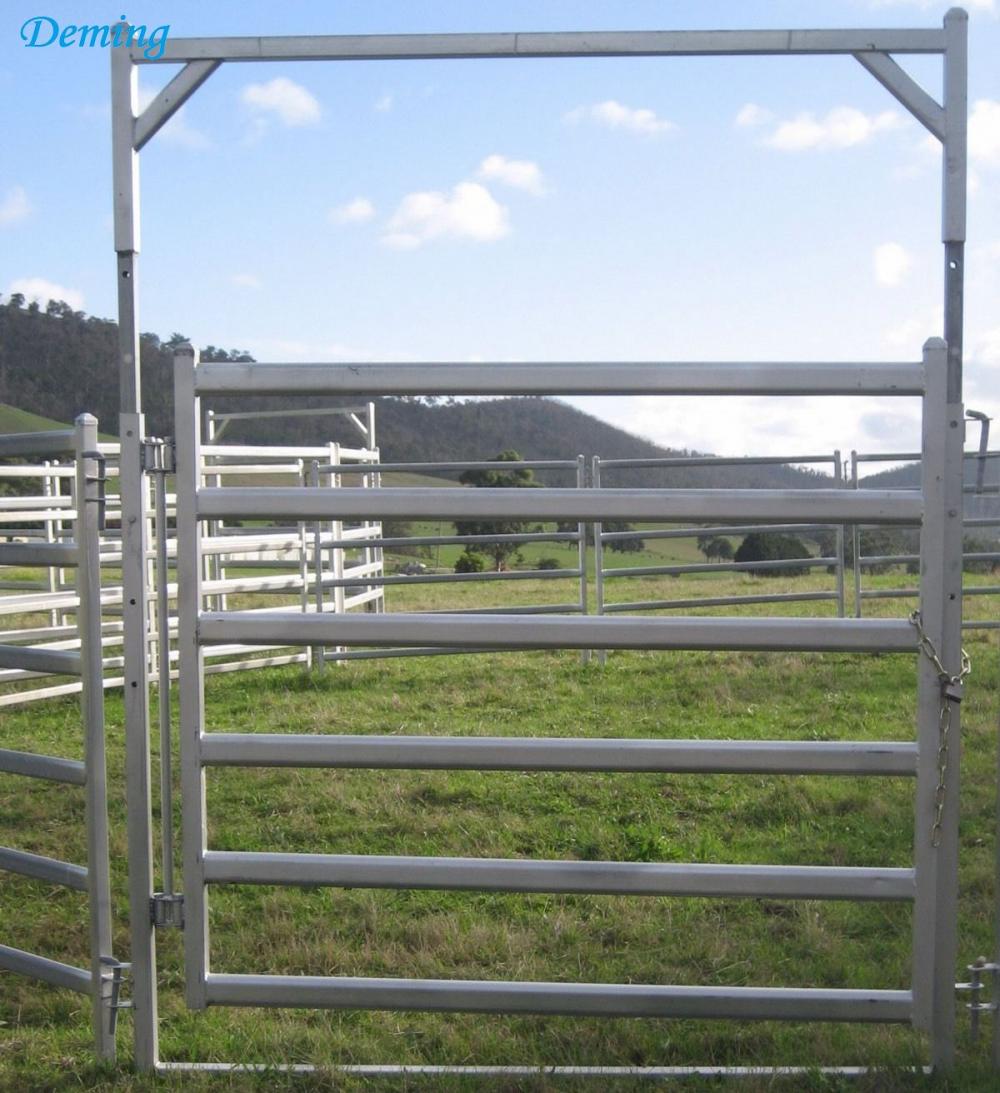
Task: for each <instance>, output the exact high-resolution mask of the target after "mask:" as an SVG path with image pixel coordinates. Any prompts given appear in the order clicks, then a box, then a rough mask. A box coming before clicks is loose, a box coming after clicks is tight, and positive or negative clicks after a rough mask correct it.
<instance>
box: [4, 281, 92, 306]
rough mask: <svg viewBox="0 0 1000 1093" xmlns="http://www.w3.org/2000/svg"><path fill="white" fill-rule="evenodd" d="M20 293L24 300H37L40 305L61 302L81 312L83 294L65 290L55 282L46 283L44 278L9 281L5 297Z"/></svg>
mask: <svg viewBox="0 0 1000 1093" xmlns="http://www.w3.org/2000/svg"><path fill="white" fill-rule="evenodd" d="M18 292H19V293H20V294H21V295H22V296H23V297H24V298H25V299H26V300H29V301H30V300H37V301H38V302H39V303H40V304H46V303H48V302H49V300H62V302H63V303H65V304H69V306H70V307H71V308H72V309H73V310H74V311H82V310H83V293H82V292H80V291H79V290H78V289H75V288H66V286H65V285H58V284H56V283H55V281H46V280H45V278H44V277H20V278H18V279H17V280H16V281H11V283H10V286H9V287H8V289H7V295H8V296H13V295H14V294H15V293H18Z"/></svg>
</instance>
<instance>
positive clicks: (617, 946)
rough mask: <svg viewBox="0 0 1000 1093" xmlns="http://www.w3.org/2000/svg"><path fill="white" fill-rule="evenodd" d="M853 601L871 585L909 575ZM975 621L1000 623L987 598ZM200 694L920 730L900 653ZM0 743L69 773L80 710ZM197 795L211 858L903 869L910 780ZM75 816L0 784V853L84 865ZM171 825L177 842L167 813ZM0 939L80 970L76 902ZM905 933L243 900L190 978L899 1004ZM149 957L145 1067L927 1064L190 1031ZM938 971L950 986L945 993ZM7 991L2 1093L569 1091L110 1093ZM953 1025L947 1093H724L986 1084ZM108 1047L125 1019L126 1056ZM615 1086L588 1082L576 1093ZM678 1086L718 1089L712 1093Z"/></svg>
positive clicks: (969, 910) (965, 891)
mask: <svg viewBox="0 0 1000 1093" xmlns="http://www.w3.org/2000/svg"><path fill="white" fill-rule="evenodd" d="M666 542H667V543H671V541H669V540H667V541H666ZM543 546H548V544H543ZM626 557H630V556H626ZM871 580H872V583H873V584H875V583H882V584H886V585H891V584H893V583H894V582H895V583H897V584H898V583H899V582H901V581H905V577H903V576H900V577H899V578H896V577H894V576H885V577H876V578H872V579H871ZM967 580H969V581H970V583H976V584H981V583H984V581H985V579H984V578H982V577H978V576H977V577H971V578H967ZM616 583H617V584H621V585H624V584H625V582H624V581H620V582H616ZM830 583H831V578H830V577H829V576H827V575H826V574H814V575H812V576H810V577H806V578H800V579H787V578H786V579H776V580H774V581H771V580H768V581H760V580H756V579H754V578H751V577H748V576H746V575H744V574H738V575H732V576H730V577H727V578H724V579H723V578H715V579H714V583H713V584H712V586H711V588H712V592H713V594H725V592H726V591H734V592H738V591H741V590H742V591H744V592H745V591H760V590H761V589H762V588H764V589H776V590H777V589H781V588H785V587H786V586H787V588H789V589H791V588H810V587H829V586H830ZM554 587H555V588H559V587H562V586H561V584H555V585H553V583H551V582H536V581H526V582H513V583H511V584H494V585H487V586H482V587H479V588H476V587H474V586H473V587H471V588H470V587H468V586H451V587H450V588H447V589H441V588H437V589H434V588H433V587H427V586H418V585H413V586H403V587H401V588H392V589H390V590H389V606H390V609H394V610H396V609H398V610H404V609H405V610H414V609H420V608H421V607H430V606H448V605H451V606H471V605H472V604H474V603H479V604H484V603H493V602H501V603H502V602H508V603H510V602H522V603H526V602H540V601H543V600H547V599H549V598H550V597H551V596H552V595H553V588H554ZM692 589H694V590H695V591H700V592H701V593H703V594H704V593H705V592H706V585H705V583H704V581H703V580H702V579H701V578H700V576H697V575H695V576H691V577H685V578H678V579H671V578H659V579H657V578H649V579H646V578H635V579H632V580H631V582H630V583H629V584H628V585H627V590H625V591H626V594H627V596H628V598H633V597H634V598H640V597H641V598H645V596H646V595H647V594H648V593H652V594H654V595H659V596H662V595H671V596H673V595H677V596H683V595H687V594H689V593H690V590H692ZM723 590H725V591H723ZM623 598H624V596H623ZM442 599H446V601H447V602H446V603H442V602H441V601H442ZM253 602H265V600H264V598H263V597H258V598H252V597H247V598H246V600H245V603H244V602H243V601H241V602H240V603H238V604H234V606H244V605H246V604H250V603H253ZM266 602H268V603H274V602H276V600H275V598H274V597H268V598H267V600H266ZM975 606H976V608H977V610H978V609H980V608H982V609H983V610H986V609H989V610H990V611H992V612H993V613H996V612H997V606H996V603H995V601H992V600H990V599H989V598H985V597H984V598H979V602H977V603H976V604H975ZM832 609H833V608H832V604H791V605H782V607H781V608H776V609H775V610H773V611H769V609H768V608H766V607H763V608H755V609H754V610H755V611H759V612H763V611H769V613H774V614H778V613H782V614H793V613H794V614H800V615H804V614H809V613H824V614H828V613H832ZM867 609H869V610H870V611H871V613H872V614H875V613H878V614H884V615H889V614H893V613H899V612H901V611H902V610H903V609H904V605H903V603H902V602H901V601H882V602H879V603H872V604H870V605H868V608H867ZM729 610H731V609H729ZM711 613H713V614H724V613H726V609H719V610H715V611H712V612H711ZM997 639H998V634H997V632H996V631H993V632H973V633H970V634H968V635H967V644H968V647H969V651H970V653H971V655H972V658H973V661H974V675H973V678H972V681H971V683H970V686H969V690H968V695H967V699H966V701H965V702H964V703H963V707H962V709H963V721H964V730H965V733H964V735H965V749H964V756H963V772H964V773H963V776H964V786H963V819H962V831H961V873H962V881H961V884H962V921H961V938H962V942H961V958H962V961H963V963H965V962H968V961H969V960H971V959H973V958H974V957H975V956H977V955H979V954H980V953H986V954H989V953H990V952H991V951H992V945H991V936H990V931H991V928H992V926H991V900H992V898H993V884H992V870H993V839H994V828H993V793H994V788H995V769H996V748H995V743H996V718H997V704H998V698H1000V679H998V676H1000V670H998V669H1000V657H998V656H997V651H998V641H997ZM206 692H207V695H206V697H207V705H206V710H207V728H208V730H209V731H227V730H228V731H237V730H238V731H248V732H257V731H260V732H286V731H287V732H317V733H322V732H355V733H361V734H364V733H381V732H391V733H401V734H418V733H420V734H438V735H446V734H448V735H450V734H464V735H486V734H489V735H549V736H608V735H620V736H635V737H706V738H734V739H758V738H759V739H768V738H778V739H822V740H840V739H843V740H854V739H888V740H909V739H912V738H913V722H914V662H913V660H912V658H909V657H899V656H882V657H868V658H859V657H854V656H848V655H830V656H818V655H792V654H708V653H683V654H651V653H640V652H635V653H620V654H613V655H611V656H610V657H609V659H608V663H607V665H606V666H605V667H604V668H601V667H599V666H598V665H597V664H596V663H591V664H589V665H582V664H581V663H580V660H579V657H578V656H577V655H575V654H572V653H534V654H506V655H502V656H490V657H485V656H478V657H477V656H462V657H448V658H443V657H442V658H432V659H426V660H418V659H412V658H411V659H405V660H388V661H381V662H356V663H352V664H350V665H348V666H342V667H331V668H329V669H328V670H327V671H326V672H325V673H323V674H322V675H312V676H308V675H306V674H304V673H303V672H302V671H300V670H298V669H295V668H289V669H272V670H268V671H265V672H256V673H243V674H234V675H225V676H214V677H209V680H208V684H207V688H206ZM154 717H155V711H154ZM122 721H123V711H122V703H121V696H120V695H118V694H116V693H110V694H109V696H108V738H109V766H110V773H111V782H112V788H111V813H112V831H113V849H112V858H113V863H114V866H113V868H114V883H115V902H116V908H117V911H118V929H117V936H116V948H117V955H118V956H119V957H120V958H122V959H127V952H128V937H127V928H126V911H127V898H126V888H125V875H124V866H123V863H124V856H125V833H124V787H123V748H122ZM154 724H155V721H154ZM154 735H155V734H154ZM0 746H5V747H15V748H17V747H21V748H31V749H33V750H39V751H44V752H52V753H54V754H65V755H79V754H80V740H79V720H78V713H77V706H76V703H75V701H73V700H60V701H52V702H47V703H44V704H38V705H36V706H34V707H28V708H26V709H23V710H17V711H10V710H4V711H2V712H0ZM154 750H155V740H154ZM155 774H156V772H155V770H154V781H155ZM207 799H208V815H209V820H210V824H209V844H210V845H211V846H213V847H215V848H218V849H232V850H237V849H243V850H254V849H258V850H283V851H311V852H330V853H361V852H367V853H399V854H441V855H468V856H497V857H550V858H567V859H570V858H578V859H584V860H598V859H622V860H632V861H657V860H662V861H704V862H713V861H714V862H741V861H742V862H761V863H779V864H793V863H802V864H835V865H905V864H907V863H909V861H910V860H911V852H912V843H913V839H914V831H913V822H912V783H911V782H909V781H908V780H903V779H877V780H866V779H860V778H842V777H830V778H808V777H786V778H779V777H765V776H760V777H756V776H708V775H705V776H668V775H599V774H587V775H572V774H547V773H546V774H517V773H482V774H481V773H475V772H434V771H431V772H394V771H309V770H301V771H292V770H289V771H281V770H238V769H220V770H214V771H211V772H210V773H209V777H208V798H207ZM81 818H82V793H81V791H79V790H67V789H66V788H64V787H55V786H46V785H44V784H42V783H38V784H32V785H30V786H27V787H26V785H25V784H24V783H23V782H22V781H20V780H17V779H14V778H10V777H6V776H0V843H3V844H5V845H13V846H17V847H19V848H22V849H26V850H31V851H34V852H37V853H43V854H54V855H56V856H59V857H63V858H66V859H68V860H78V861H79V860H83V852H84V849H83V832H82V824H81ZM175 819H176V821H177V824H178V826H179V819H180V817H179V808H178V809H177V814H176V816H175ZM921 834H922V833H917V836H918V837H920V836H921ZM0 921H2V922H3V937H2V938H0V940H2V941H3V942H4V943H5V944H10V945H15V946H18V947H21V948H25V949H29V950H32V951H37V952H43V953H45V954H46V955H49V956H52V957H55V958H57V959H63V960H69V961H73V962H78V963H79V962H83V961H85V947H84V945H83V944H82V942H83V939H84V937H85V923H86V915H85V906H84V901H83V899H82V897H80V896H79V895H77V894H75V893H72V892H67V891H62V890H58V889H53V888H50V887H48V886H46V885H42V884H38V883H36V882H32V881H28V880H24V879H21V878H17V877H12V876H5V877H4V880H3V884H2V887H0ZM910 923H911V915H910V910H909V908H908V907H906V906H901V905H893V904H851V903H839V902H825V903H821V902H809V901H799V902H795V901H792V902H783V901H772V900H732V901H708V900H698V899H690V900H685V899H651V898H637V897H636V898H626V897H606V896H592V897H587V896H536V895H502V894H499V895H498V894H481V893H461V892H379V891H363V890H356V891H343V890H331V889H294V890H293V889H278V888H268V887H250V886H241V887H217V888H213V889H212V892H211V924H212V964H213V968H215V969H216V970H219V971H231V972H272V973H288V974H299V973H306V972H309V973H313V974H340V975H373V976H377V975H388V976H407V977H417V976H420V977H432V978H434V977H443V978H449V977H458V978H494V979H506V978H510V979H556V980H559V979H566V980H574V979H579V980H587V981H594V982H602V981H603V982H628V981H633V982H664V983H671V982H672V983H704V984H732V985H786V986H794V985H802V986H807V985H808V986H835V987H841V986H853V987H889V988H892V987H904V986H906V985H907V983H908V980H909V960H910ZM159 940H160V942H161V945H160V962H159V963H160V983H161V988H162V989H161V1016H162V1026H161V1035H162V1052H163V1056H164V1057H165V1058H168V1059H179V1060H195V1059H197V1060H243V1061H259V1062H264V1063H279V1062H283V1061H292V1062H299V1061H310V1062H316V1063H319V1064H333V1063H337V1062H409V1063H469V1062H475V1063H483V1064H489V1063H496V1064H505V1063H525V1064H542V1063H561V1064H567V1065H571V1064H580V1065H601V1064H616V1065H633V1064H640V1065H642V1064H649V1065H652V1064H666V1065H671V1064H686V1063H693V1064H734V1065H767V1064H789V1065H793V1064H805V1065H816V1066H821V1065H838V1064H858V1063H867V1064H873V1065H876V1066H885V1067H901V1066H902V1067H905V1066H908V1065H912V1064H914V1063H915V1062H918V1061H921V1060H922V1058H923V1056H922V1054H921V1052H922V1050H923V1046H922V1044H921V1042H920V1039H919V1037H918V1036H917V1035H916V1034H914V1033H912V1032H911V1031H909V1030H906V1029H901V1028H892V1027H887V1028H882V1027H872V1028H868V1027H864V1026H857V1027H852V1026H838V1025H796V1026H793V1025H784V1024H776V1023H755V1024H738V1023H731V1022H714V1023H710V1022H697V1021H678V1022H663V1021H653V1020H634V1021H626V1020H597V1019H583V1018H540V1017H499V1016H488V1015H462V1014H451V1015H434V1014H394V1013H363V1012H362V1013H353V1012H351V1013H342V1014H340V1013H326V1012H310V1011H301V1012H300V1011H265V1010H242V1009H222V1010H209V1011H207V1012H205V1013H190V1012H188V1011H187V1010H186V1008H185V1006H184V1003H183V999H182V996H181V986H182V983H183V972H182V962H181V955H180V938H179V936H178V935H177V934H176V933H169V932H168V933H162V934H161V935H160V939H159ZM956 976H958V977H960V978H964V977H965V976H964V973H963V970H962V969H961V968H959V969H956ZM0 984H2V989H0V1089H3V1090H7V1089H10V1090H22V1089H27V1090H33V1089H59V1090H62V1089H70V1088H73V1089H76V1088H87V1089H102V1088H107V1089H110V1088H112V1087H113V1088H115V1089H129V1090H132V1089H134V1090H146V1089H152V1088H168V1089H173V1088H177V1089H217V1088H221V1089H237V1088H239V1089H242V1088H262V1089H264V1088H267V1089H272V1088H290V1089H291V1088H294V1089H313V1088H339V1087H346V1088H382V1087H383V1086H385V1087H386V1088H390V1087H391V1088H400V1087H405V1088H409V1087H410V1086H411V1085H412V1086H413V1087H420V1088H434V1089H450V1088H455V1089H466V1088H477V1089H479V1088H490V1089H548V1088H563V1087H564V1086H565V1085H566V1084H567V1083H565V1082H562V1083H560V1082H557V1081H556V1080H554V1079H552V1080H543V1079H539V1080H537V1081H527V1082H526V1081H523V1080H520V1079H518V1080H515V1081H501V1080H498V1081H496V1082H487V1083H484V1082H482V1081H475V1082H469V1081H465V1082H462V1081H458V1080H456V1081H454V1082H443V1081H440V1080H434V1081H431V1082H427V1081H424V1082H419V1081H416V1080H414V1081H413V1082H411V1083H405V1082H399V1081H396V1082H393V1083H384V1082H383V1083H379V1082H375V1081H367V1082H366V1081H363V1080H360V1079H358V1080H351V1081H344V1082H341V1081H340V1079H338V1078H334V1077H331V1076H330V1075H325V1076H320V1077H316V1078H306V1077H294V1078H293V1077H286V1078H279V1077H278V1076H276V1075H275V1074H268V1075H266V1076H263V1077H258V1078H252V1077H249V1076H246V1075H238V1076H230V1077H215V1078H208V1077H203V1078H194V1077H191V1076H183V1077H182V1078H180V1077H176V1076H175V1077H173V1078H162V1079H159V1080H157V1081H153V1080H151V1079H146V1078H140V1077H137V1076H133V1075H130V1074H128V1073H127V1072H123V1071H119V1072H115V1073H113V1074H112V1073H110V1072H107V1071H104V1070H102V1069H101V1068H98V1067H95V1066H93V1065H91V1064H88V1063H87V1062H86V1060H87V1058H88V1051H89V1022H88V1011H87V1004H86V1002H85V1000H84V999H82V998H80V997H76V996H72V995H68V994H65V993H64V992H61V991H55V990H52V989H49V988H46V987H44V986H42V985H38V984H34V983H32V982H30V981H28V980H25V979H20V978H17V977H14V976H9V975H2V976H0ZM959 1029H960V1036H959V1039H960V1058H961V1069H960V1071H959V1075H958V1077H957V1078H956V1079H955V1080H954V1081H953V1082H951V1083H944V1082H941V1081H936V1082H933V1083H930V1082H927V1081H925V1080H924V1079H922V1078H921V1079H918V1078H916V1077H913V1076H912V1075H907V1074H904V1073H901V1072H893V1073H891V1074H890V1073H880V1074H878V1075H876V1076H874V1077H872V1078H870V1079H867V1080H865V1081H862V1082H860V1083H851V1084H845V1083H841V1082H837V1081H833V1080H829V1079H823V1078H820V1077H818V1076H817V1077H816V1078H814V1079H803V1078H796V1079H794V1080H788V1081H784V1082H782V1081H771V1080H761V1081H749V1082H747V1083H746V1084H741V1085H740V1088H741V1089H753V1090H757V1089H765V1088H766V1089H796V1090H797V1089H813V1090H832V1089H840V1088H850V1089H857V1088H860V1089H865V1090H892V1089H900V1090H902V1089H918V1088H935V1089H944V1088H950V1089H956V1090H959V1089H960V1090H967V1089H969V1090H975V1089H989V1088H993V1086H991V1084H990V1080H989V1078H988V1076H987V1073H986V1070H985V1058H986V1050H987V1049H986V1045H985V1044H980V1045H979V1046H978V1047H974V1046H973V1045H972V1044H971V1043H970V1041H969V1037H968V1024H967V1018H965V1017H964V1015H960V1018H959ZM129 1035H130V1021H129V1019H128V1015H127V1013H126V1015H125V1016H124V1018H123V1022H122V1035H121V1037H120V1044H121V1054H122V1057H123V1058H124V1059H128V1057H129ZM636 1084H637V1083H634V1082H628V1081H622V1082H618V1083H605V1082H603V1081H602V1082H601V1083H600V1084H597V1083H594V1084H593V1085H589V1086H587V1088H594V1089H597V1088H600V1089H602V1090H603V1089H611V1088H621V1089H626V1088H634V1087H635V1086H636ZM692 1084H693V1087H695V1088H710V1087H711V1088H715V1086H714V1085H713V1083H711V1082H708V1081H705V1082H696V1083H692Z"/></svg>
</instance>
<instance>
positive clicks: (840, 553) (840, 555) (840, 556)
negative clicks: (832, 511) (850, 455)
mask: <svg viewBox="0 0 1000 1093" xmlns="http://www.w3.org/2000/svg"><path fill="white" fill-rule="evenodd" d="M833 478H834V481H835V482H836V483H837V489H840V490H842V489H843V488H844V460H843V459H842V458H841V454H840V449H839V448H838V449H837V451H835V452H834V453H833ZM835 550H836V554H837V614H838V616H839V617H840V618H843V617H844V615H845V614H846V611H847V599H846V596H845V592H844V525H843V524H838V525H837V528H836V546H835Z"/></svg>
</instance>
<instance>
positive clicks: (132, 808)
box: [109, 49, 158, 1071]
mask: <svg viewBox="0 0 1000 1093" xmlns="http://www.w3.org/2000/svg"><path fill="white" fill-rule="evenodd" d="M109 53H110V54H111V137H112V168H113V175H114V195H115V196H114V237H115V241H114V243H115V252H116V254H117V281H118V347H119V352H118V357H119V362H118V363H119V373H118V374H119V384H120V406H121V414H120V416H119V419H118V432H119V437H120V439H121V457H120V458H121V465H120V469H119V474H120V481H121V506H122V518H121V525H122V587H123V603H122V622H123V628H124V642H125V645H124V661H125V664H124V672H125V752H126V759H125V768H126V769H125V773H126V793H127V799H128V861H129V919H130V928H131V954H132V955H131V961H132V1014H133V1017H134V1021H135V1065H136V1067H137V1068H138V1069H139V1070H140V1071H143V1070H152V1069H153V1068H154V1067H155V1066H156V1063H157V1058H158V1043H157V1027H156V941H155V935H154V933H153V924H152V922H151V920H150V914H149V901H150V898H151V897H152V894H153V828H152V797H151V792H150V755H149V656H148V654H149V646H148V638H149V624H148V622H149V610H148V602H147V597H146V590H147V579H146V557H147V552H146V538H147V534H146V520H147V508H148V505H147V493H146V490H145V487H144V483H143V476H142V438H143V434H144V432H145V423H144V421H143V418H142V413H141V410H142V389H141V383H140V373H139V308H138V298H137V294H136V292H137V285H136V275H137V271H138V263H137V255H138V253H139V156H138V153H137V152H136V150H135V118H136V115H137V113H138V105H139V86H138V73H137V70H136V67H135V65H134V64H133V63H132V59H131V57H130V56H129V54H128V51H127V50H125V49H112V50H109Z"/></svg>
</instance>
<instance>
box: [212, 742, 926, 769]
mask: <svg viewBox="0 0 1000 1093" xmlns="http://www.w3.org/2000/svg"><path fill="white" fill-rule="evenodd" d="M201 754H202V761H203V762H204V764H205V765H206V766H246V767H251V766H266V767H355V768H365V767H367V768H370V769H383V770H385V769H391V770H523V771H529V770H536V771H538V770H561V771H571V770H575V771H659V772H662V773H668V772H670V773H692V772H700V773H705V774H736V773H740V774H751V773H752V774H850V775H915V774H916V756H917V748H916V745H915V744H898V743H888V742H886V743H882V742H875V743H869V742H867V741H865V742H855V741H849V742H839V741H823V742H812V741H801V740H781V741H777V740H632V739H621V738H617V739H610V740H599V739H594V738H593V737H549V738H545V737H505V736H475V737H465V738H463V737H453V736H451V737H441V736H401V735H394V736H335V735H330V734H325V733H324V734H315V735H312V734H310V735H304V734H300V733H208V734H206V735H203V736H202V738H201Z"/></svg>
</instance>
